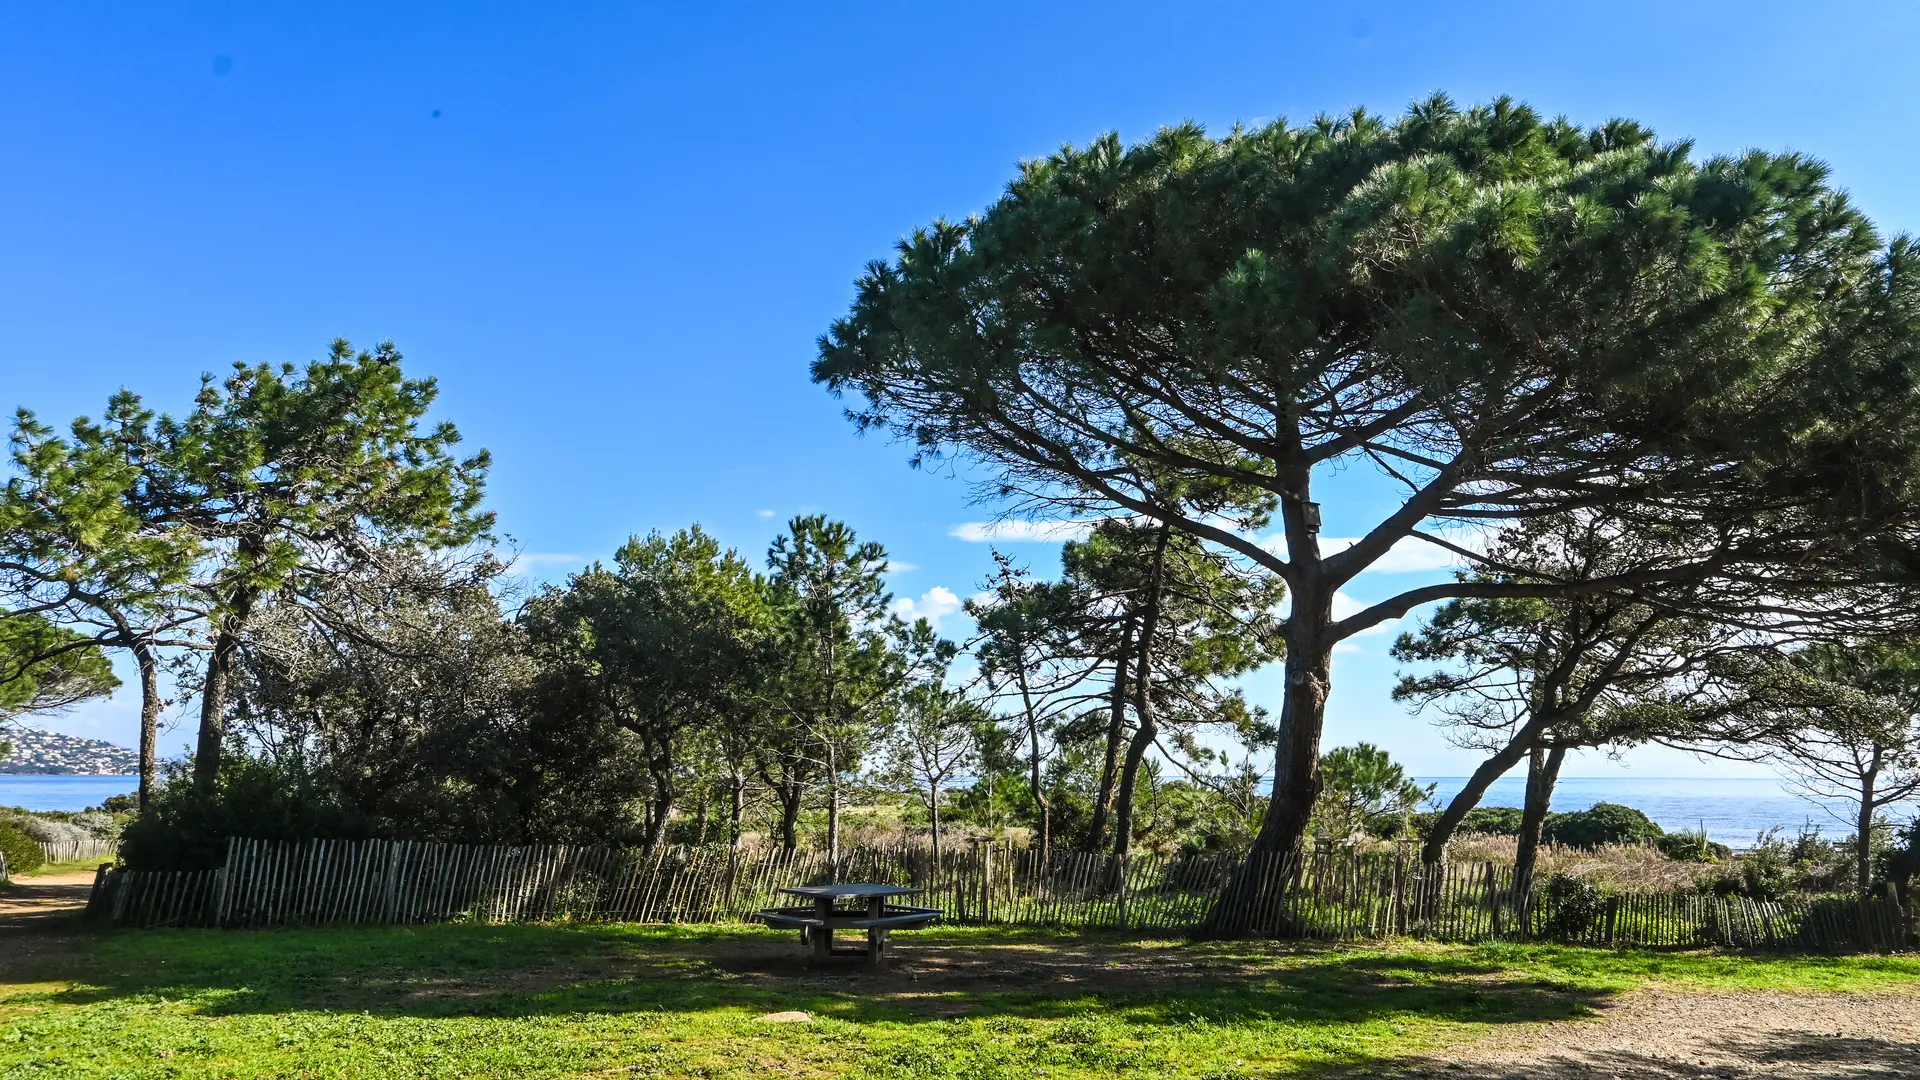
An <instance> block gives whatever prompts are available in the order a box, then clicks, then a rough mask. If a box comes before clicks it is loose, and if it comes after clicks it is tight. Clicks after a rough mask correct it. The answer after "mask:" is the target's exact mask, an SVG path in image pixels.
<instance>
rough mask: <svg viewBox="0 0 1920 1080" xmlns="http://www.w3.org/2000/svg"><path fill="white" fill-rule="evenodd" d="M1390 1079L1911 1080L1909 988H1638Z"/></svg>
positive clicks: (1919, 1064) (1913, 1040)
mask: <svg viewBox="0 0 1920 1080" xmlns="http://www.w3.org/2000/svg"><path fill="white" fill-rule="evenodd" d="M1390 1075H1392V1076H1398V1077H1407V1078H1414V1077H1462V1076H1471V1077H1487V1078H1492V1080H1519V1078H1521V1077H1539V1078H1546V1080H1602V1078H1607V1080H1705V1078H1707V1077H1714V1078H1737V1080H1747V1078H1753V1080H1759V1078H1762V1077H1764V1078H1767V1080H1774V1078H1782V1077H1785V1078H1793V1080H1881V1078H1883V1077H1884V1078H1887V1080H1893V1078H1895V1077H1899V1078H1903V1080H1905V1078H1911V1077H1914V1076H1920V988H1917V989H1916V992H1914V993H1877V994H1844V993H1816V994H1789V993H1775V992H1731V993H1688V992H1682V991H1676V990H1642V991H1639V992H1636V993H1633V994H1629V995H1627V996H1626V997H1624V998H1622V999H1621V1000H1620V1001H1619V1002H1617V1003H1615V1004H1613V1005H1611V1006H1608V1007H1607V1008H1605V1009H1604V1010H1603V1012H1602V1015H1601V1016H1600V1017H1597V1018H1595V1019H1590V1020H1573V1021H1562V1022H1558V1023H1551V1024H1538V1025H1529V1026H1528V1027H1526V1028H1524V1029H1520V1030H1517V1031H1514V1030H1508V1031H1503V1032H1501V1033H1499V1034H1497V1035H1495V1036H1493V1037H1492V1038H1489V1039H1486V1040H1484V1041H1481V1042H1475V1043H1469V1044H1466V1045H1463V1046H1460V1047H1456V1048H1454V1049H1453V1050H1451V1051H1448V1052H1446V1053H1444V1054H1439V1055H1435V1056H1433V1057H1430V1058H1422V1059H1419V1060H1415V1061H1411V1062H1408V1063H1406V1064H1404V1065H1402V1066H1401V1067H1399V1068H1397V1069H1395V1070H1394V1071H1393V1072H1392V1073H1391V1074H1390Z"/></svg>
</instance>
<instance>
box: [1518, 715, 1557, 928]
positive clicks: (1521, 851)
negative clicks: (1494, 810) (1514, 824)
mask: <svg viewBox="0 0 1920 1080" xmlns="http://www.w3.org/2000/svg"><path fill="white" fill-rule="evenodd" d="M1566 756H1567V752H1566V750H1565V749H1564V748H1562V747H1558V746H1555V747H1552V748H1547V747H1539V746H1536V747H1534V748H1533V750H1532V751H1530V752H1529V753H1528V755H1527V795H1526V799H1525V800H1524V802H1525V806H1524V807H1523V808H1522V809H1521V811H1520V836H1519V839H1518V841H1517V842H1516V843H1515V844H1514V849H1513V892H1514V895H1515V896H1519V897H1525V896H1527V895H1528V894H1529V893H1530V892H1532V891H1533V871H1534V867H1535V866H1536V865H1537V864H1538V863H1539V861H1540V837H1541V832H1542V830H1543V829H1544V828H1545V827H1546V824H1547V811H1548V810H1549V809H1551V808H1552V806H1553V787H1554V785H1555V784H1556V783H1558V782H1559V780H1560V763H1561V762H1562V761H1563V760H1565V758H1566Z"/></svg>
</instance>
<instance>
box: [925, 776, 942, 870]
mask: <svg viewBox="0 0 1920 1080" xmlns="http://www.w3.org/2000/svg"><path fill="white" fill-rule="evenodd" d="M927 821H928V822H929V823H930V825H931V826H932V830H933V865H935V866H939V865H940V785H939V784H938V783H929V784H927Z"/></svg>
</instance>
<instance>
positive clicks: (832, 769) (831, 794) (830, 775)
mask: <svg viewBox="0 0 1920 1080" xmlns="http://www.w3.org/2000/svg"><path fill="white" fill-rule="evenodd" d="M827 873H828V874H829V875H831V876H833V877H834V878H838V877H839V876H840V759H839V755H838V754H836V753H835V752H834V747H833V743H832V741H831V740H829V741H828V743H827Z"/></svg>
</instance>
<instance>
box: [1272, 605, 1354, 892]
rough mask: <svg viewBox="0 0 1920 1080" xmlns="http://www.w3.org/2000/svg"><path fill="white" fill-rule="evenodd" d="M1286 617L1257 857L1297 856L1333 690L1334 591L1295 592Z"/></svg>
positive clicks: (1309, 815)
mask: <svg viewBox="0 0 1920 1080" xmlns="http://www.w3.org/2000/svg"><path fill="white" fill-rule="evenodd" d="M1293 605H1294V606H1293V611H1292V613H1291V614H1290V615H1289V616H1288V617H1287V659H1286V668H1285V670H1286V686H1285V688H1284V690H1283V692H1282V694H1281V698H1280V723H1279V739H1278V743H1277V745H1276V746H1275V747H1274V753H1273V797H1272V800H1271V801H1270V802H1269V803H1268V804H1267V816H1266V819H1265V820H1264V821H1262V822H1261V823H1260V833H1259V835H1258V836H1257V837H1255V839H1254V844H1253V850H1254V853H1255V854H1262V855H1278V856H1287V857H1291V856H1298V855H1299V854H1300V852H1301V849H1302V847H1303V845H1304V844H1305V842H1306V836H1307V828H1308V825H1309V824H1310V823H1311V821H1312V820H1313V804H1314V801H1315V800H1316V799H1318V798H1319V797H1320V735H1321V732H1322V730H1323V728H1324V726H1325V721H1326V709H1327V692H1328V690H1329V688H1330V687H1331V686H1332V672H1333V646H1334V642H1333V640H1332V637H1331V635H1330V634H1329V632H1328V629H1327V628H1328V627H1329V626H1331V625H1332V623H1333V590H1332V589H1328V588H1324V587H1320V586H1319V584H1318V583H1317V582H1312V583H1307V584H1305V585H1304V586H1295V588H1294V595H1293Z"/></svg>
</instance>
